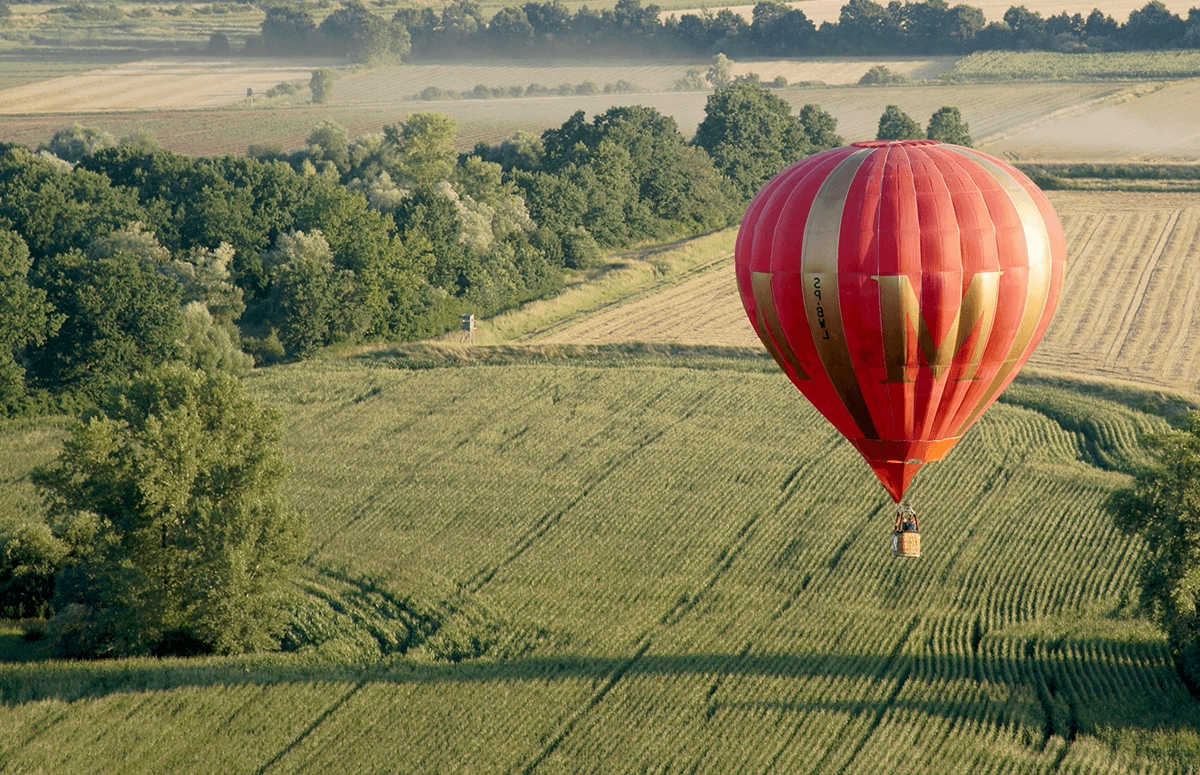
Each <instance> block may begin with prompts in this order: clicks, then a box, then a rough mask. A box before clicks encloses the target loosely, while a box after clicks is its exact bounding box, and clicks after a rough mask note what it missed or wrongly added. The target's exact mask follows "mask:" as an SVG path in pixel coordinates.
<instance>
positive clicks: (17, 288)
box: [0, 231, 62, 416]
mask: <svg viewBox="0 0 1200 775" xmlns="http://www.w3.org/2000/svg"><path fill="white" fill-rule="evenodd" d="M29 266H30V260H29V249H28V248H27V247H25V242H24V241H23V240H22V239H21V236H20V235H19V234H17V233H16V232H12V231H0V416H3V415H5V414H13V413H16V412H19V411H21V409H22V408H23V405H24V403H25V352H26V350H27V349H28V348H30V347H32V346H35V345H40V344H42V343H43V342H45V341H46V337H47V336H50V335H51V334H53V333H54V332H55V331H57V330H58V327H59V326H60V325H61V324H62V319H61V318H60V317H58V316H56V315H54V314H53V307H52V306H51V305H50V304H49V303H48V302H47V301H46V292H45V291H43V290H42V289H41V288H34V287H31V286H30V285H29Z"/></svg>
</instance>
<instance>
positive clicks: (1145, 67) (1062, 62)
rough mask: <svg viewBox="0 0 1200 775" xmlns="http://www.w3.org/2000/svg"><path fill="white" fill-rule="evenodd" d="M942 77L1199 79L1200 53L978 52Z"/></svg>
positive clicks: (1185, 51)
mask: <svg viewBox="0 0 1200 775" xmlns="http://www.w3.org/2000/svg"><path fill="white" fill-rule="evenodd" d="M942 75H943V77H944V78H946V79H948V80H955V79H963V80H980V81H986V80H1015V81H1028V80H1038V79H1054V80H1084V79H1090V78H1129V79H1145V78H1195V77H1197V76H1200V51H1196V50H1194V49H1185V50H1179V51H1109V52H1105V53H1081V54H1059V53H1055V52H1052V51H980V52H977V53H975V54H972V55H971V56H969V57H964V58H962V59H960V60H958V62H956V63H955V65H954V67H952V68H950V69H949V70H947V71H946V72H945V73H943V74H942Z"/></svg>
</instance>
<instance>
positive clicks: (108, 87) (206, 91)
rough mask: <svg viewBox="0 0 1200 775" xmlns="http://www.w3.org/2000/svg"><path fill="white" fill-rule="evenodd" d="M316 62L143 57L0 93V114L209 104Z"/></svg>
mask: <svg viewBox="0 0 1200 775" xmlns="http://www.w3.org/2000/svg"><path fill="white" fill-rule="evenodd" d="M320 66H321V63H320V62H315V63H314V62H308V63H303V64H302V63H298V62H287V61H281V60H269V61H267V62H262V61H250V62H247V61H241V62H220V61H213V60H211V59H207V60H195V61H188V60H176V61H161V60H147V61H143V62H130V63H128V64H123V65H117V66H115V67H108V68H103V69H99V70H90V71H88V72H85V73H79V74H77V75H67V76H63V77H61V78H53V79H50V80H44V81H37V82H35V83H27V84H25V85H23V86H15V87H12V88H8V89H4V90H3V91H0V114H9V115H11V114H16V113H64V112H67V113H76V112H90V111H110V110H146V109H169V108H175V109H178V108H212V107H221V106H225V105H232V104H236V103H238V102H241V101H244V100H245V98H246V89H254V91H256V92H259V93H260V94H261V93H262V92H265V91H266V90H267V89H270V88H271V87H272V86H274V85H275V84H277V83H280V82H281V81H294V80H304V81H307V80H308V79H309V77H310V76H311V75H312V70H313V68H314V67H320Z"/></svg>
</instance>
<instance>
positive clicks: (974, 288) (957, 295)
mask: <svg viewBox="0 0 1200 775" xmlns="http://www.w3.org/2000/svg"><path fill="white" fill-rule="evenodd" d="M1065 254H1066V245H1065V242H1064V240H1063V233H1062V226H1061V225H1060V224H1059V222H1058V217H1057V216H1056V215H1055V213H1054V209H1053V208H1052V207H1051V206H1050V203H1049V202H1048V201H1047V200H1046V197H1045V196H1044V195H1043V194H1042V192H1041V191H1040V190H1039V189H1038V188H1037V186H1035V185H1034V184H1033V182H1032V181H1030V180H1029V178H1027V177H1025V176H1024V175H1023V174H1021V173H1020V172H1019V171H1018V170H1016V169H1014V168H1013V167H1011V166H1009V165H1008V164H1005V163H1004V162H1002V161H1000V160H999V159H995V158H992V157H991V156H988V155H987V154H983V153H980V152H979V151H975V150H972V149H970V148H962V147H959V146H955V145H944V144H942V143H939V142H937V141H934V140H904V141H876V142H869V143H855V144H854V145H852V146H849V147H846V148H834V149H832V150H828V151H824V152H823V153H818V154H816V155H814V156H810V157H808V158H807V159H804V160H803V161H801V162H799V163H798V164H795V165H793V166H792V167H790V168H789V169H787V170H785V171H784V172H782V173H780V174H779V175H778V176H776V177H775V178H774V179H773V180H771V181H770V182H769V183H767V185H766V186H764V187H763V189H762V191H760V192H759V193H758V196H756V197H755V198H754V201H753V202H751V203H750V207H749V208H748V209H747V210H746V216H745V218H744V219H743V220H742V227H741V230H740V231H739V232H738V237H737V247H736V249H735V255H736V263H737V280H738V289H739V291H740V292H741V296H742V303H743V304H744V305H745V306H746V314H747V315H749V316H750V322H751V323H752V324H753V325H754V330H755V331H757V332H758V336H759V338H760V339H762V341H763V344H764V345H766V347H767V349H768V350H769V351H770V352H771V355H772V356H774V358H775V360H776V362H778V363H779V366H780V367H781V368H782V369H783V370H784V371H785V372H786V373H787V375H788V377H789V378H791V380H792V382H794V383H795V385H796V387H798V388H799V389H800V392H801V393H803V394H804V396H805V397H806V398H808V400H809V401H811V402H812V403H813V405H814V406H816V408H817V409H818V410H819V411H820V412H821V414H823V415H825V417H826V418H828V419H829V421H830V422H831V423H833V425H834V426H835V427H836V428H837V429H838V430H839V431H841V433H842V434H843V435H844V436H845V437H846V438H847V439H849V440H850V443H852V444H853V445H854V446H855V447H856V448H857V449H858V451H859V452H861V453H862V456H863V457H865V458H866V459H867V462H868V463H870V465H871V468H873V469H874V470H875V474H876V475H877V476H878V477H879V480H880V481H881V482H883V486H884V487H886V488H887V490H888V492H889V493H891V496H892V498H893V500H895V501H896V502H899V501H900V499H901V498H902V497H903V496H904V491H905V489H906V488H907V487H908V484H909V482H910V481H912V477H913V475H914V474H915V473H916V472H917V469H918V468H920V466H921V465H923V464H924V463H928V462H930V461H933V460H938V459H940V458H941V457H942V456H943V455H945V454H946V453H947V452H948V451H949V450H950V448H951V447H953V446H954V445H955V443H956V442H958V440H959V439H960V438H962V435H963V434H964V433H965V432H966V431H967V429H968V428H970V427H971V425H972V424H973V423H974V422H975V420H977V419H978V418H979V416H980V415H981V414H982V413H983V412H984V410H986V409H987V408H988V407H989V406H990V405H991V404H992V402H993V401H995V400H996V397H997V396H999V395H1000V393H1001V392H1002V391H1003V390H1004V388H1005V387H1007V386H1008V384H1009V382H1011V381H1012V379H1013V377H1015V376H1016V374H1017V371H1018V370H1019V369H1020V368H1021V366H1022V365H1023V364H1024V363H1025V361H1026V359H1028V358H1029V355H1030V353H1032V352H1033V348H1034V347H1036V346H1037V343H1038V341H1039V340H1040V339H1041V337H1042V334H1043V333H1044V332H1045V330H1046V327H1047V326H1048V325H1049V323H1050V318H1051V317H1052V316H1053V314H1054V308H1055V306H1056V305H1057V303H1058V294H1059V290H1060V289H1061V287H1062V279H1063V260H1064V257H1065Z"/></svg>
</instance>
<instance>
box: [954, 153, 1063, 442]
mask: <svg viewBox="0 0 1200 775" xmlns="http://www.w3.org/2000/svg"><path fill="white" fill-rule="evenodd" d="M942 147H943V148H945V149H947V150H950V151H954V152H955V153H958V154H961V155H962V156H965V157H967V158H968V159H970V160H972V161H974V162H976V163H978V164H979V166H981V167H983V168H984V169H985V170H986V171H987V172H988V174H989V175H991V176H992V178H993V179H995V181H996V182H997V183H999V184H1000V187H1001V188H1002V189H1004V192H1005V193H1006V194H1007V195H1008V198H1009V200H1010V201H1011V202H1012V204H1013V207H1014V208H1015V209H1016V211H1017V217H1018V218H1019V219H1020V221H1021V226H1022V228H1023V229H1024V231H1025V248H1026V252H1027V254H1028V256H1029V284H1028V286H1027V288H1026V292H1025V299H1024V308H1023V312H1022V314H1021V323H1020V325H1019V326H1017V335H1016V337H1015V338H1014V339H1013V343H1012V346H1011V347H1009V348H1008V354H1007V355H1006V356H1005V358H1004V361H1003V362H1002V363H1001V364H1000V369H999V370H998V371H997V372H996V376H995V377H993V378H992V382H991V384H989V385H988V387H987V390H985V391H984V392H983V395H982V396H981V398H980V400H979V403H978V404H976V405H975V408H974V409H973V410H972V411H971V414H970V415H969V416H968V417H967V419H966V422H964V423H963V424H962V426H961V427H959V428H958V430H957V431H956V433H955V435H956V436H959V435H962V433H963V432H964V431H965V430H966V429H967V428H968V427H970V426H971V424H972V423H974V422H975V421H976V420H977V419H979V415H980V414H982V413H983V410H984V409H986V408H987V407H988V405H989V404H990V403H991V402H992V400H993V399H995V397H996V396H997V395H998V394H999V392H1000V390H1001V389H1002V388H1003V387H1004V385H1005V384H1006V383H1007V382H1008V379H1009V378H1010V377H1011V376H1012V374H1013V372H1014V371H1015V370H1016V368H1017V364H1018V363H1019V361H1020V360H1021V356H1022V354H1024V352H1025V350H1026V348H1027V347H1029V343H1030V341H1032V340H1033V335H1034V333H1036V332H1037V327H1038V323H1039V322H1041V319H1042V313H1043V312H1045V310H1046V302H1047V301H1048V300H1049V298H1050V261H1051V257H1050V234H1049V232H1048V231H1047V229H1046V222H1045V220H1043V219H1042V213H1041V211H1040V210H1038V206H1037V203H1035V202H1034V201H1033V197H1031V196H1030V195H1029V192H1028V191H1026V190H1025V188H1024V187H1023V186H1022V185H1021V184H1020V183H1018V182H1017V180H1016V179H1015V178H1014V177H1013V176H1012V175H1010V174H1009V173H1008V172H1007V171H1005V170H1004V168H1002V167H1001V166H1000V165H998V164H996V163H995V162H993V161H992V160H991V159H988V158H987V157H985V156H982V155H980V154H976V153H972V152H971V151H968V150H966V149H963V148H956V147H954V146H949V145H945V146H942Z"/></svg>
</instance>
